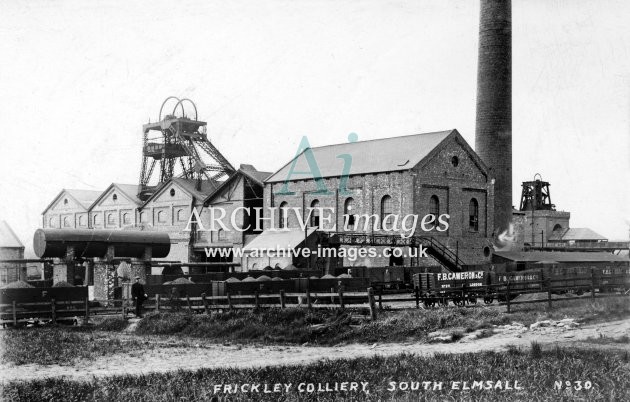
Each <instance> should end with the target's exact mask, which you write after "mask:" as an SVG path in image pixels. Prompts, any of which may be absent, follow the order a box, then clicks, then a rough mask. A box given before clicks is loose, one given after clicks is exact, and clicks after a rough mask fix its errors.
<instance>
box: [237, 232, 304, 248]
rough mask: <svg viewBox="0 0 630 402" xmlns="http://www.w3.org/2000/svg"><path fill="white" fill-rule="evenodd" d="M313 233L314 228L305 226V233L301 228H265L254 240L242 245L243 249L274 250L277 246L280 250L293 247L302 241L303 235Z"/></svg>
mask: <svg viewBox="0 0 630 402" xmlns="http://www.w3.org/2000/svg"><path fill="white" fill-rule="evenodd" d="M313 233H315V228H307V229H306V234H305V233H304V230H301V229H289V230H282V231H280V230H278V231H271V230H265V231H264V232H262V233H261V234H259V235H258V236H257V237H256V238H255V239H254V240H252V241H251V242H249V244H247V246H245V247H243V251H252V250H254V249H257V250H275V249H276V248H279V249H281V250H287V249H289V248H290V249H294V248H296V247H297V246H299V245H300V243H302V242H303V241H304V238H305V237H308V236H310V235H312V234H313Z"/></svg>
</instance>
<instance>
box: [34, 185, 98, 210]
mask: <svg viewBox="0 0 630 402" xmlns="http://www.w3.org/2000/svg"><path fill="white" fill-rule="evenodd" d="M63 194H67V195H68V196H69V197H70V198H72V199H74V200H75V201H76V202H77V203H78V204H79V205H81V206H82V207H83V208H85V209H86V210H87V209H89V208H90V205H92V203H93V202H94V201H95V200H96V199H97V198H98V197H99V196H100V195H101V191H98V190H79V189H69V188H64V189H62V190H61V191H60V192H59V194H57V196H56V197H55V198H54V199H53V200H52V202H51V203H50V204H48V206H47V207H46V208H45V209H44V212H42V214H45V213H46V211H48V210H49V209H50V207H52V206H53V205H54V204H55V202H57V200H58V199H60V198H61V196H62V195H63Z"/></svg>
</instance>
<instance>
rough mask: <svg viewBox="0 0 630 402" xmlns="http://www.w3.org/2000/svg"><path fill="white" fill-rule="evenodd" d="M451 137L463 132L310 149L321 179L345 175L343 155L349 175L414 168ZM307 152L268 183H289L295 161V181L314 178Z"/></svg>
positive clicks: (285, 166)
mask: <svg viewBox="0 0 630 402" xmlns="http://www.w3.org/2000/svg"><path fill="white" fill-rule="evenodd" d="M449 135H459V133H458V132H457V130H454V129H453V130H447V131H437V132H432V133H424V134H413V135H406V136H401V137H390V138H381V139H376V140H367V141H357V142H352V143H344V144H335V145H325V146H322V147H314V148H310V150H311V151H312V152H313V156H314V158H315V161H316V162H317V166H318V167H319V170H320V173H321V177H334V176H340V175H341V174H342V172H343V168H344V163H345V162H344V160H343V159H342V158H339V155H343V154H347V155H350V156H352V165H351V167H350V173H349V175H356V174H367V173H379V172H393V171H401V170H409V169H411V168H413V167H414V166H416V165H417V164H418V163H420V161H422V160H423V159H424V158H425V157H427V156H428V155H429V153H430V152H431V151H432V150H433V149H435V148H436V147H437V146H438V145H439V144H440V143H441V142H442V141H444V140H445V139H446V138H447V137H448V136H449ZM307 149H308V148H307ZM305 152H306V149H305V150H304V151H302V153H300V154H299V155H297V156H296V157H294V158H293V159H291V160H290V161H289V163H287V164H286V165H284V166H283V167H282V168H280V169H279V170H278V171H277V172H275V173H274V174H273V175H271V176H270V177H269V178H267V180H265V181H266V182H271V183H273V182H279V181H284V180H286V178H287V176H288V174H289V171H290V170H291V166H292V165H293V161H294V160H295V159H297V162H296V164H295V168H294V169H293V171H294V172H293V173H292V174H291V180H304V179H312V178H313V176H312V174H311V169H310V168H309V165H308V161H307V159H306V156H305ZM296 172H306V173H296ZM313 173H315V172H313Z"/></svg>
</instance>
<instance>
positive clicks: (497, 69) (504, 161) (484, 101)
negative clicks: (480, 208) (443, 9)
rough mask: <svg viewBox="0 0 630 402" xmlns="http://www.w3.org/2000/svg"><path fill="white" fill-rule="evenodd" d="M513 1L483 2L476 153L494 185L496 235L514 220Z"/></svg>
mask: <svg viewBox="0 0 630 402" xmlns="http://www.w3.org/2000/svg"><path fill="white" fill-rule="evenodd" d="M511 8H512V7H511V0H481V13H480V21H479V62H478V69H477V121H476V129H475V151H476V152H477V154H478V155H479V157H481V159H482V160H483V161H484V163H485V164H486V165H487V166H488V168H489V169H490V176H491V177H492V178H494V179H495V183H494V228H491V229H495V234H496V235H498V234H499V233H501V232H503V231H505V230H506V229H508V227H509V224H510V222H511V221H512V10H511Z"/></svg>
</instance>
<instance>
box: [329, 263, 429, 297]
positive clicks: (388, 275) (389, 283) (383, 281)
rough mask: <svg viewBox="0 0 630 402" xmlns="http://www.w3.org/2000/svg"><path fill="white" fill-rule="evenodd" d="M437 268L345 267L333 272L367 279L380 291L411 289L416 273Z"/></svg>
mask: <svg viewBox="0 0 630 402" xmlns="http://www.w3.org/2000/svg"><path fill="white" fill-rule="evenodd" d="M437 271H440V269H439V268H438V267H412V266H388V267H363V266H361V267H346V268H338V269H336V270H335V275H339V274H345V273H347V274H349V275H350V276H352V277H353V278H368V279H369V282H370V285H369V286H371V287H373V288H374V289H375V290H377V291H379V290H380V289H411V288H413V276H414V275H415V274H418V273H426V272H437Z"/></svg>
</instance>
